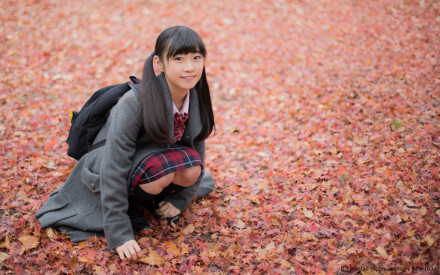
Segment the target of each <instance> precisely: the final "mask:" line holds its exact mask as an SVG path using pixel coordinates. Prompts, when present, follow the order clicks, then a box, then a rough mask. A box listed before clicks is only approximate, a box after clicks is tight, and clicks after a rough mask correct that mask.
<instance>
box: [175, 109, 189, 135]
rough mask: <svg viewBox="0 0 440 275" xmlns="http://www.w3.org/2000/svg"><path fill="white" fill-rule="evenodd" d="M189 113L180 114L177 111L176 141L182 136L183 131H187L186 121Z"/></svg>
mask: <svg viewBox="0 0 440 275" xmlns="http://www.w3.org/2000/svg"><path fill="white" fill-rule="evenodd" d="M188 118H189V116H188V114H187V113H184V114H180V113H175V114H174V137H175V138H176V141H179V140H180V139H181V138H182V136H183V132H184V131H185V123H186V122H187V121H188Z"/></svg>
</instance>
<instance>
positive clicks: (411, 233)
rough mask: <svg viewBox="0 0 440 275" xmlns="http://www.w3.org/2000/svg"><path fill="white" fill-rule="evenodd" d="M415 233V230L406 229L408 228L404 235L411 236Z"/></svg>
mask: <svg viewBox="0 0 440 275" xmlns="http://www.w3.org/2000/svg"><path fill="white" fill-rule="evenodd" d="M415 233H416V231H415V230H410V229H408V230H407V231H406V236H408V237H412V236H414V234H415Z"/></svg>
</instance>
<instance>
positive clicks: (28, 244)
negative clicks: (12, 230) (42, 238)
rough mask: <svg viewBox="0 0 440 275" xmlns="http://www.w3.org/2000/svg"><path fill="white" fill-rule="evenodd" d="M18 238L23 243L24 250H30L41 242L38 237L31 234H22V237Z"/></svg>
mask: <svg viewBox="0 0 440 275" xmlns="http://www.w3.org/2000/svg"><path fill="white" fill-rule="evenodd" d="M18 240H19V241H20V242H21V244H22V245H23V246H22V251H26V250H30V249H32V248H35V247H37V245H38V244H39V241H38V238H36V237H34V236H30V235H26V236H21V237H20V238H18Z"/></svg>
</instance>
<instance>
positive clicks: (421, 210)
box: [419, 206, 427, 216]
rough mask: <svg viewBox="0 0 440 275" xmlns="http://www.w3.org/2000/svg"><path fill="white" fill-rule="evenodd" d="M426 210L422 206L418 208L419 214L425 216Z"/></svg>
mask: <svg viewBox="0 0 440 275" xmlns="http://www.w3.org/2000/svg"><path fill="white" fill-rule="evenodd" d="M426 211H427V210H426V208H425V207H424V206H422V208H420V210H419V212H420V215H422V216H425V215H426Z"/></svg>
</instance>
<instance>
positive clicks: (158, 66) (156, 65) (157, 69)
mask: <svg viewBox="0 0 440 275" xmlns="http://www.w3.org/2000/svg"><path fill="white" fill-rule="evenodd" d="M153 69H154V74H155V75H156V76H157V75H159V74H160V73H161V72H163V71H164V69H163V63H162V61H161V60H160V58H159V56H157V55H155V56H154V57H153Z"/></svg>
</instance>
